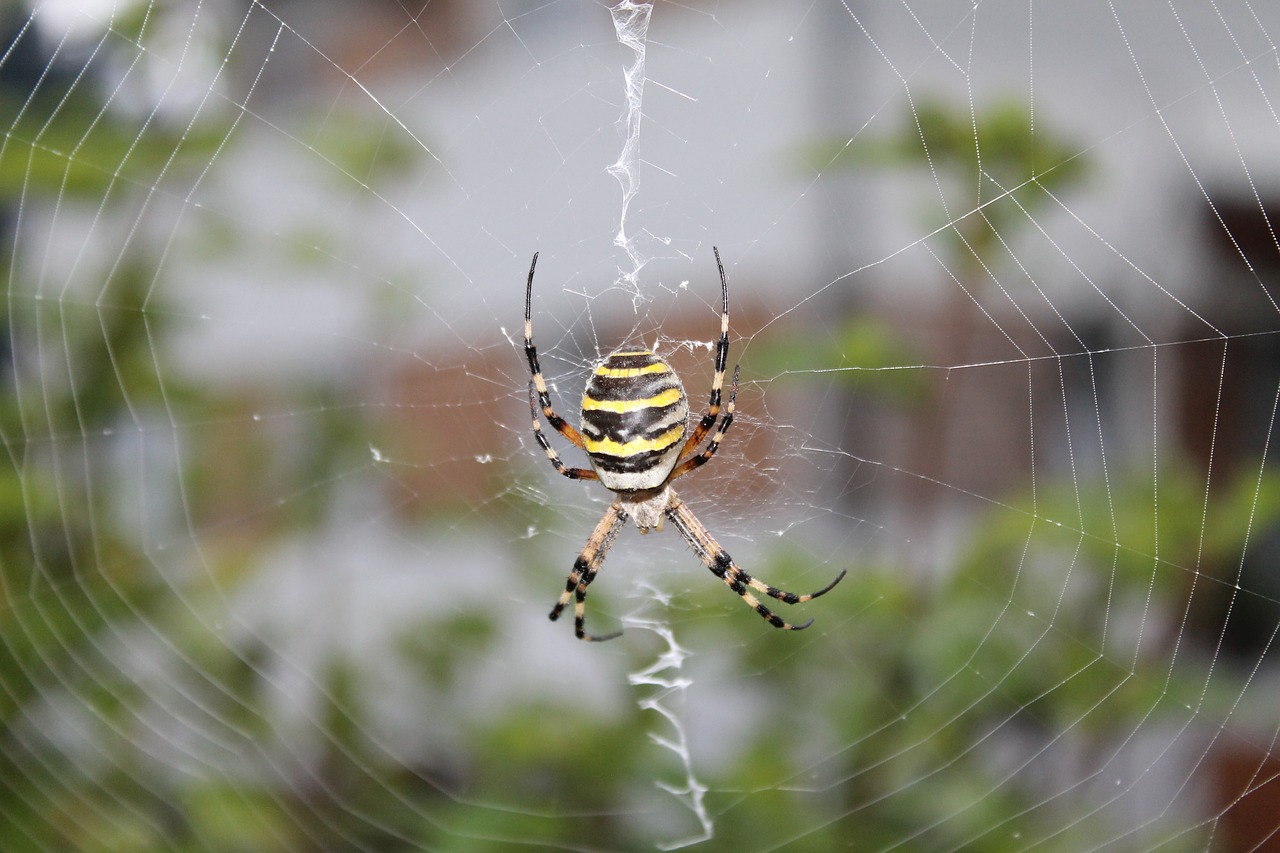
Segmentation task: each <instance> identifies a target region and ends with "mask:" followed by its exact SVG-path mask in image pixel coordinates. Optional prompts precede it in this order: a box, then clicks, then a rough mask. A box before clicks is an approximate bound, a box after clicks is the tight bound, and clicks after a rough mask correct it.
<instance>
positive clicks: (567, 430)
mask: <svg viewBox="0 0 1280 853" xmlns="http://www.w3.org/2000/svg"><path fill="white" fill-rule="evenodd" d="M537 265H538V253H537V252H534V253H533V262H532V263H531V264H529V282H528V284H526V285H525V289H524V355H525V358H526V359H528V361H529V372H530V374H532V376H533V387H534V388H535V389H537V392H538V403H539V404H540V405H541V407H542V416H543V417H544V418H546V419H547V423H549V424H551V426H552V428H554V429H555V431H556V432H558V433H560V434H561V435H563V436H564V437H565V438H566V439H568V440H569V441H570V442H571V443H572V444H573V445H574V446H575V447H578V448H582V447H583V446H584V445H583V441H582V435H581V434H580V433H579V432H578V431H577V430H576V429H574V428H573V427H572V426H570V425H569V424H568V423H567V422H566V421H565V419H564V418H562V417H560V416H559V415H558V414H556V410H555V409H553V408H552V407H551V393H550V392H549V391H548V390H547V380H546V379H545V378H543V376H542V365H541V364H539V363H538V348H537V347H535V346H534V345H533V270H534V267H536V266H537ZM536 420H537V419H536V418H535V421H536ZM539 443H541V444H542V446H543V449H547V447H548V445H547V444H546V442H545V441H541V440H540V441H539ZM552 461H553V462H554V461H555V460H554V459H553V460H552ZM556 470H557V471H560V469H559V468H557V469H556ZM570 470H573V469H570ZM561 473H564V472H563V471H561Z"/></svg>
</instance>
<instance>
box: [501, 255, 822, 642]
mask: <svg viewBox="0 0 1280 853" xmlns="http://www.w3.org/2000/svg"><path fill="white" fill-rule="evenodd" d="M712 251H714V252H715V256H716V266H717V267H718V268H719V270H720V298H721V309H720V340H719V342H718V343H717V344H716V372H715V376H714V377H712V380H711V401H710V403H708V405H707V411H706V413H705V414H704V415H703V416H702V420H701V421H699V422H698V425H697V426H696V427H694V430H693V432H691V433H689V435H688V437H686V436H685V432H686V426H687V424H686V421H687V420H688V417H689V401H688V398H687V397H685V393H684V388H683V386H681V384H680V378H679V377H678V376H676V374H675V371H673V370H672V369H671V366H670V365H668V364H667V362H666V361H664V360H663V359H662V358H660V357H659V356H657V355H655V354H654V353H652V352H650V351H649V350H644V349H620V350H617V351H616V352H613V353H612V354H610V355H609V357H608V358H606V359H605V360H604V361H602V362H600V364H599V365H597V366H596V369H595V371H594V372H593V373H592V374H591V379H590V381H589V382H588V383H587V390H586V393H585V394H583V396H582V413H581V424H582V427H581V431H579V430H577V429H574V428H573V427H572V426H570V425H569V424H568V423H566V422H565V420H564V418H562V417H560V415H558V414H556V411H555V409H553V408H552V407H551V395H550V394H549V393H548V391H547V381H546V379H545V378H543V376H542V368H541V367H540V366H539V364H538V350H537V349H536V348H535V347H534V345H533V319H532V303H533V271H534V268H535V267H536V266H537V265H538V255H537V253H536V252H535V253H534V256H533V263H531V264H530V265H529V282H528V284H527V285H526V286H525V293H524V352H525V356H526V357H527V358H528V360H529V371H530V373H532V375H533V378H532V380H531V381H530V382H529V411H530V413H531V414H532V415H533V434H534V437H535V438H537V440H538V444H539V445H541V447H542V449H543V451H544V452H545V453H546V454H547V459H549V460H551V464H552V465H553V466H555V469H556V470H557V471H559V472H560V473H561V474H563V475H564V476H566V477H568V478H569V479H571V480H599V481H600V483H601V484H603V485H604V487H605V488H607V489H609V490H610V491H612V492H614V493H615V494H616V495H617V497H616V498H615V499H614V501H613V503H612V504H611V505H610V506H609V509H608V510H606V511H605V514H604V517H603V518H602V519H600V523H599V524H597V525H596V529H595V530H594V531H592V533H591V537H590V538H589V539H587V545H586V547H585V548H583V549H582V553H581V554H579V555H578V559H577V560H575V561H574V564H573V570H572V571H571V572H569V580H568V582H567V583H566V584H565V587H564V592H563V593H562V594H561V595H560V600H559V601H557V602H556V605H555V607H553V608H552V609H551V619H552V621H555V620H556V619H558V618H560V614H561V613H562V612H563V611H564V609H565V607H566V606H568V604H569V601H570V599H574V602H575V603H574V610H573V632H574V634H575V635H577V637H578V639H580V640H593V641H600V640H611V639H613V638H614V637H616V636H618V634H620V633H622V632H621V631H617V632H614V633H612V634H605V635H601V636H592V635H591V634H588V633H587V632H586V627H585V623H586V601H587V587H588V586H589V585H590V584H591V582H592V581H593V580H595V578H596V574H597V573H598V572H599V571H600V566H601V564H602V563H603V562H604V558H605V556H606V555H607V554H608V553H609V548H611V547H612V546H613V543H614V540H616V539H617V538H618V534H619V533H620V532H621V530H622V526H623V524H625V523H626V521H627V519H628V518H634V519H635V523H636V527H638V528H639V529H640V532H641V533H648V532H649V531H650V530H661V529H662V523H663V519H664V518H667V519H670V520H671V523H672V524H673V525H675V528H676V530H678V531H680V535H681V536H683V537H684V538H685V541H686V542H688V543H689V546H690V547H691V548H692V549H693V552H694V553H695V554H697V555H698V559H700V560H702V562H703V564H704V565H705V566H706V567H707V568H708V569H710V570H711V572H712V573H713V574H714V575H715V576H716V577H718V578H720V579H721V580H722V581H724V582H725V584H727V585H728V587H729V589H731V590H733V591H734V592H736V593H737V594H738V595H740V596H741V597H742V600H743V601H744V602H746V604H747V605H748V606H749V607H751V609H752V610H754V611H755V612H756V613H759V614H760V615H761V616H762V617H764V619H765V621H767V622H768V623H769V624H770V625H772V626H773V627H775V628H783V629H786V630H788V631H798V630H800V629H802V628H807V627H809V625H810V624H812V622H813V620H812V619H810V620H809V621H808V622H804V623H802V624H800V625H792V624H790V623H789V622H786V621H785V620H783V619H782V618H781V617H779V616H777V615H776V614H775V613H773V611H771V610H770V609H769V608H768V607H766V606H765V605H764V604H762V603H761V602H760V600H759V599H758V598H756V596H755V595H753V594H752V592H751V591H752V590H754V591H755V592H758V593H762V594H764V595H767V596H769V597H770V598H775V599H777V600H778V601H781V602H783V603H784V604H796V603H798V602H801V601H808V600H810V599H812V598H817V597H818V596H820V595H823V594H825V593H827V592H829V591H830V590H831V588H832V587H834V586H835V585H836V584H838V583H839V582H840V580H841V578H843V577H844V575H845V573H844V572H840V574H839V575H837V576H836V579H835V580H833V581H832V582H831V583H829V584H827V585H826V586H824V587H823V588H822V589H820V590H818V591H817V592H812V593H809V594H808V595H797V594H795V593H794V592H787V591H786V590H781V589H778V588H777V587H775V586H770V585H769V584H767V583H764V582H763V581H760V580H757V579H756V578H753V577H752V576H751V575H749V574H747V573H746V572H745V571H744V570H743V569H742V568H741V567H740V566H738V565H737V564H736V563H735V562H734V561H733V558H732V557H730V556H729V555H728V554H727V553H726V552H725V550H724V549H723V548H721V547H720V545H719V544H718V543H717V542H716V540H715V539H714V538H712V536H711V534H710V533H709V532H708V531H707V528H705V527H703V526H702V522H700V521H698V519H697V517H696V516H694V514H693V511H692V510H691V509H689V507H688V505H687V504H685V502H684V501H682V500H681V499H680V498H679V497H677V495H676V493H675V491H674V490H673V489H672V488H671V481H672V480H675V479H676V478H678V477H683V476H684V475H685V474H688V473H689V472H690V471H693V470H694V469H696V468H698V467H700V466H702V465H705V464H706V463H707V462H710V461H711V458H712V457H713V456H715V455H716V451H717V450H719V449H720V442H721V441H722V440H723V439H724V434H725V433H726V432H727V431H728V430H729V426H730V425H731V424H732V423H733V402H734V398H735V397H736V396H737V393H738V368H737V367H736V366H735V367H734V369H733V385H732V386H731V387H730V389H729V401H728V403H727V404H726V405H725V406H724V418H723V419H722V420H721V419H720V408H721V405H720V404H721V388H722V386H723V385H724V372H725V365H726V363H727V362H728V360H729V284H728V282H727V281H726V280H725V275H724V265H723V264H722V263H720V252H719V250H718V249H714V248H713V250H712ZM539 409H541V414H542V417H544V418H546V419H547V423H549V424H551V426H552V427H553V428H555V430H556V432H558V433H560V434H561V435H562V436H564V437H565V438H566V439H568V440H569V442H570V443H572V444H573V445H574V446H575V447H578V448H581V449H582V450H584V451H586V454H587V459H588V460H589V461H590V463H591V467H590V468H570V467H568V466H567V465H565V464H564V463H563V462H562V461H560V457H559V455H558V454H557V453H556V451H555V449H554V448H552V446H551V443H550V442H549V441H548V440H547V437H546V435H544V434H543V432H542V425H541V423H540V421H539V419H538V414H539ZM717 420H719V421H720V425H719V427H716V421H717ZM712 427H716V431H715V433H714V434H713V435H712V436H711V440H710V441H709V442H708V443H707V446H706V448H705V449H703V450H701V451H699V450H698V446H699V445H700V444H701V443H702V440H703V439H704V438H706V437H707V434H708V433H710V432H711V429H712Z"/></svg>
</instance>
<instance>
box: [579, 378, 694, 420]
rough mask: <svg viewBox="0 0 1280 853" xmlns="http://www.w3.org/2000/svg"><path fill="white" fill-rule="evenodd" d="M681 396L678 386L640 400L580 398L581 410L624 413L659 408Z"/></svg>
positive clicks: (670, 403)
mask: <svg viewBox="0 0 1280 853" xmlns="http://www.w3.org/2000/svg"><path fill="white" fill-rule="evenodd" d="M598 372H599V371H597V373H598ZM683 396H684V392H683V391H681V390H680V389H679V388H668V389H667V390H665V391H663V392H662V393H660V394H655V395H654V396H652V397H645V398H643V399H640V400H597V399H596V398H595V397H592V396H590V395H588V396H586V397H583V398H582V411H584V412H589V411H596V412H617V413H618V414H625V413H627V412H638V411H640V410H641V409H661V408H663V407H665V406H670V405H672V404H674V403H677V402H679V400H680V398H681V397H683Z"/></svg>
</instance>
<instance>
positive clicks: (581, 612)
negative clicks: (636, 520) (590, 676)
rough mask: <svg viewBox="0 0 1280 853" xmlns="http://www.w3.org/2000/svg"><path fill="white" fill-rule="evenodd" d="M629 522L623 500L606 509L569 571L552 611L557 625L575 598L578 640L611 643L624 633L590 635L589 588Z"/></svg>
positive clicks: (574, 620) (552, 617) (575, 628)
mask: <svg viewBox="0 0 1280 853" xmlns="http://www.w3.org/2000/svg"><path fill="white" fill-rule="evenodd" d="M626 521H627V511H626V510H624V509H623V508H622V504H621V502H620V501H616V500H615V501H614V502H613V503H612V504H610V505H609V508H608V509H607V510H605V513H604V517H603V518H601V519H600V523H599V524H597V525H596V529H595V530H593V531H592V532H591V537H590V538H589V539H587V544H586V547H584V548H583V549H582V553H581V554H579V555H578V559H576V560H574V561H573V571H571V572H569V580H568V581H567V582H566V583H565V585H564V592H562V593H561V594H560V600H559V601H557V602H556V606H555V607H553V608H551V614H550V616H551V621H552V622H554V621H556V620H557V619H559V618H560V614H561V613H562V612H563V611H564V609H565V607H566V606H567V605H568V604H569V600H570V599H576V601H575V603H574V606H573V633H574V636H576V637H577V638H578V639H579V640H587V641H588V642H596V643H599V642H603V641H605V640H612V639H613V638H614V637H617V636H619V635H620V634H621V633H622V632H621V631H614V632H613V633H612V634H602V635H600V636H599V637H593V636H592V635H591V634H588V633H587V631H586V622H587V587H588V586H590V585H591V582H592V581H593V580H595V579H596V574H597V573H598V572H599V571H600V566H601V564H602V563H604V558H605V557H606V556H607V555H608V553H609V549H610V548H612V547H613V543H614V540H616V539H617V538H618V534H619V533H620V532H621V531H622V525H623V524H625V523H626Z"/></svg>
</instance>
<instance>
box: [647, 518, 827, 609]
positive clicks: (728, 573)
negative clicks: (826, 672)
mask: <svg viewBox="0 0 1280 853" xmlns="http://www.w3.org/2000/svg"><path fill="white" fill-rule="evenodd" d="M667 517H668V518H670V519H671V523H672V524H674V525H675V527H676V529H677V530H679V531H680V535H682V536H683V537H684V538H685V541H687V542H688V543H689V546H690V547H691V548H693V551H694V553H696V554H697V555H698V559H700V560H702V563H703V565H705V566H706V567H707V568H708V569H710V570H711V572H712V573H713V574H714V575H715V576H716V577H718V578H720V579H721V580H722V581H724V582H725V584H726V585H727V586H728V587H729V589H731V590H733V591H734V592H736V593H737V594H738V595H739V596H740V597H741V598H742V600H743V601H744V602H745V603H746V604H747V606H748V607H750V608H751V609H752V610H754V611H755V612H756V613H759V614H760V616H761V618H763V619H764V620H765V621H766V622H768V623H769V624H770V625H772V626H773V627H775V628H782V629H783V630H786V631H802V630H804V629H805V628H808V627H809V626H810V625H812V624H813V620H812V619H810V620H809V621H808V622H802V623H800V624H799V625H793V624H791V623H790V622H787V621H786V620H785V619H783V618H782V617H781V616H779V615H778V614H776V613H774V612H773V611H772V610H770V609H769V608H768V607H767V606H765V605H764V604H763V603H762V602H761V601H760V599H758V598H756V597H755V596H754V595H752V594H751V592H749V590H755V591H756V592H759V593H762V594H764V595H767V596H769V597H770V598H775V599H777V600H778V601H781V602H782V603H783V604H799V603H800V602H802V601H811V600H812V599H815V598H817V597H818V596H820V595H826V594H827V593H828V592H830V591H831V590H832V588H834V587H835V585H836V584H838V583H840V581H841V580H843V579H844V576H845V572H843V571H842V572H840V574H838V575H836V579H835V580H833V581H832V582H831V583H829V584H827V585H826V586H824V587H823V588H822V589H820V590H818V591H817V592H811V593H808V594H805V595H797V594H796V593H794V592H787V591H786V590H784V589H779V588H778V587H776V586H771V585H769V584H767V583H765V582H764V581H760V580H757V579H755V578H753V577H752V576H751V575H749V574H748V573H747V572H746V571H745V570H743V569H742V568H741V567H740V566H739V565H738V564H737V563H735V562H734V561H733V558H732V557H730V556H729V554H728V553H727V552H726V551H725V550H724V549H723V548H721V547H720V543H718V542H716V540H715V539H714V538H713V537H712V536H711V533H710V532H709V531H708V530H707V528H705V527H703V525H702V522H700V521H698V518H697V516H695V515H694V514H693V510H691V509H689V507H688V506H686V505H685V503H684V501H682V500H680V499H679V498H677V497H676V496H675V494H674V493H673V494H672V496H671V505H670V506H669V507H668V508H667Z"/></svg>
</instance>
